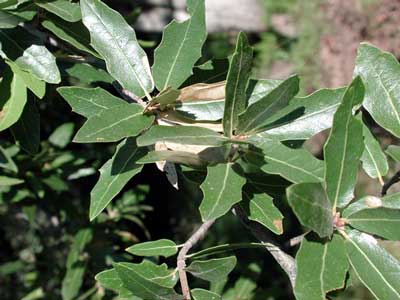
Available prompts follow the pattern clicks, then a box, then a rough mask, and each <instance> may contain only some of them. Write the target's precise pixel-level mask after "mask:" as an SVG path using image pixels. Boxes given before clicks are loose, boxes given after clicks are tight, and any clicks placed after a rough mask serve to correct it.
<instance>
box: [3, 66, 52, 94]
mask: <svg viewBox="0 0 400 300" xmlns="http://www.w3.org/2000/svg"><path fill="white" fill-rule="evenodd" d="M6 63H7V64H8V65H9V66H10V67H11V70H12V71H13V73H15V74H17V75H18V76H19V77H21V79H22V81H23V82H24V84H25V85H26V87H27V88H28V89H30V90H31V91H32V93H34V94H35V95H36V97H38V98H40V99H42V98H43V97H44V95H45V94H46V82H44V81H42V80H40V79H38V78H37V77H36V76H35V75H33V74H32V73H29V72H26V71H23V70H21V69H20V68H19V67H18V65H17V64H16V63H14V62H12V61H10V60H7V61H6Z"/></svg>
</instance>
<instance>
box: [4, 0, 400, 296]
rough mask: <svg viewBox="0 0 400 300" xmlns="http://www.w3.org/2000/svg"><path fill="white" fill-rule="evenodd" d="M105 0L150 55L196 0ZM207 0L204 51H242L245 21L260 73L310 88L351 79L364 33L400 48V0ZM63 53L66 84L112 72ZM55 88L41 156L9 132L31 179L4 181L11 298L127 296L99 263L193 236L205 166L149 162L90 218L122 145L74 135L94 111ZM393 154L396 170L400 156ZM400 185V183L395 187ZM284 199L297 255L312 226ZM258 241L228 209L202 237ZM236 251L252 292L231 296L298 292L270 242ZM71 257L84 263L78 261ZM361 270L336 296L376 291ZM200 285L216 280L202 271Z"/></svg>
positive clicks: (90, 81) (318, 140) (13, 151)
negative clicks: (105, 170) (171, 170)
mask: <svg viewBox="0 0 400 300" xmlns="http://www.w3.org/2000/svg"><path fill="white" fill-rule="evenodd" d="M104 2H106V3H107V4H108V5H110V6H111V7H113V8H114V9H116V10H117V11H119V12H120V13H121V14H123V15H124V17H125V18H126V20H128V22H129V23H130V24H131V25H132V26H133V27H134V28H135V30H136V31H137V35H138V38H139V39H140V40H141V43H142V46H143V47H145V50H146V52H147V53H148V54H149V56H150V60H151V59H152V58H151V53H152V52H153V50H154V48H155V47H156V46H157V45H158V43H159V42H160V40H161V32H162V28H163V27H164V26H165V25H166V24H168V23H169V22H170V21H171V20H172V19H173V18H176V19H178V20H184V19H185V18H186V17H187V13H186V10H185V1H184V0H137V1H130V0H112V1H104ZM206 8H207V26H208V31H209V36H208V40H207V42H206V45H205V47H204V49H203V54H204V58H203V61H206V60H208V59H211V58H225V57H227V56H229V55H231V53H232V52H233V49H234V44H235V40H236V35H237V32H238V31H245V32H247V33H248V34H249V38H250V41H251V43H252V45H253V46H254V48H255V60H254V77H259V78H276V79H283V78H286V77H288V76H289V75H290V74H293V73H297V74H299V75H300V77H301V79H302V81H301V87H302V89H301V94H302V95H306V94H309V93H311V92H313V91H315V90H316V89H319V88H323V87H326V88H329V87H339V86H344V85H346V84H348V83H349V81H350V80H351V78H352V73H353V67H354V61H355V56H356V51H357V47H358V45H359V43H360V42H361V41H369V42H371V43H373V44H374V45H376V46H378V47H380V48H382V49H384V50H387V51H390V52H392V53H393V54H394V55H395V56H396V57H399V55H400V0H324V1H323V0H284V1H276V0H246V1H243V0H206ZM58 54H59V55H58V60H57V62H58V65H59V66H60V68H61V69H62V73H63V83H64V84H65V85H69V84H75V85H80V86H88V87H90V86H98V85H100V86H106V85H107V84H109V83H110V78H108V76H107V74H105V73H104V72H101V70H100V69H96V68H94V67H90V66H89V65H85V64H74V63H72V62H70V61H68V60H67V59H65V55H64V54H63V53H58ZM47 95H48V96H47V98H46V100H45V101H42V102H40V103H39V107H38V108H39V111H40V118H41V122H40V126H41V140H42V143H41V149H40V152H39V153H38V154H37V155H35V156H34V157H31V156H29V155H27V154H25V153H24V152H23V151H21V150H20V149H18V148H17V147H16V146H13V138H12V136H11V135H7V134H3V135H2V136H1V137H0V146H1V149H0V150H1V151H0V159H1V155H4V156H10V157H12V158H13V160H14V161H15V162H16V165H17V167H18V173H19V174H20V176H22V177H23V178H24V180H25V182H24V184H22V185H18V188H12V187H11V188H4V187H1V186H0V297H1V299H3V300H17V299H22V300H34V299H45V300H50V299H63V300H84V299H91V300H100V299H105V300H107V299H114V297H115V295H113V294H112V293H110V292H108V291H106V290H104V289H103V288H102V287H101V286H99V285H98V284H97V283H96V282H95V280H94V276H95V274H97V273H98V272H100V271H102V270H104V269H106V268H108V267H110V265H111V263H112V262H113V261H119V260H128V261H136V260H135V258H134V257H132V256H130V255H128V254H126V253H124V249H125V248H127V247H128V246H130V245H132V244H134V243H137V242H143V241H146V240H148V239H159V238H169V239H172V240H175V241H176V242H177V243H178V244H179V243H181V242H183V241H185V239H186V238H187V237H188V235H189V234H190V232H192V231H193V229H194V228H196V227H197V226H198V225H199V222H200V217H199V214H198V211H197V207H198V205H199V203H200V200H201V192H200V191H199V190H198V188H197V182H199V181H200V180H201V178H202V176H204V174H193V173H192V172H190V170H184V169H183V170H179V183H180V189H179V191H176V190H175V189H174V188H173V187H171V186H170V185H169V183H168V182H167V180H166V179H165V177H164V176H163V174H162V173H160V172H159V171H158V170H157V168H156V167H155V166H151V165H149V166H146V167H145V168H144V172H142V174H140V175H138V176H136V177H135V178H133V179H132V181H131V182H130V183H129V184H128V185H127V187H126V188H125V189H124V190H123V192H122V193H121V194H120V195H119V196H118V197H117V199H116V200H114V201H113V203H112V205H111V206H110V207H109V208H108V209H107V210H106V211H105V212H104V213H103V214H102V215H101V216H100V217H99V218H98V219H97V220H96V221H94V222H93V223H89V221H88V206H89V196H90V190H91V188H92V187H93V186H94V184H95V182H96V180H97V178H98V174H97V171H96V170H97V169H98V168H99V167H100V166H101V165H102V164H104V163H105V162H106V161H107V160H108V159H109V158H110V157H111V155H112V153H113V151H114V150H115V146H112V145H108V146H107V145H94V144H91V145H82V144H73V143H71V137H72V136H73V134H74V132H75V131H76V130H77V129H78V128H79V127H80V125H81V124H82V123H83V118H81V117H79V116H77V115H76V114H73V113H71V111H70V108H69V107H68V106H67V105H66V103H65V102H64V101H63V100H62V99H60V97H59V96H58V94H57V92H56V91H55V88H54V87H52V88H49V89H48V92H47ZM369 125H370V128H371V129H372V132H373V133H374V135H375V136H376V137H377V138H378V139H379V140H380V141H381V145H382V147H383V148H386V146H387V145H389V144H398V141H396V140H395V139H394V138H393V137H392V136H391V135H390V134H389V133H387V132H385V131H383V130H382V129H381V128H379V127H378V126H377V125H376V124H374V122H373V120H372V119H369ZM326 137H327V132H323V133H321V134H319V135H317V136H315V137H313V138H312V139H311V140H310V141H307V143H306V147H307V148H308V149H309V150H310V151H311V152H312V153H314V154H315V155H316V156H317V157H321V150H322V145H323V143H324V142H325V140H326ZM390 163H391V171H390V173H389V175H388V177H389V176H390V175H393V174H394V173H395V172H396V170H397V169H398V167H399V166H395V165H394V162H392V161H390ZM0 172H2V171H1V170H0ZM359 178H360V183H359V185H358V188H357V194H358V196H361V195H365V194H372V195H379V193H380V189H381V187H380V185H379V183H378V182H377V181H376V180H371V179H369V178H368V177H367V175H365V174H364V173H363V172H362V171H360V174H359ZM266 180H267V179H266ZM283 186H284V185H283ZM396 189H398V185H395V186H393V187H392V188H391V190H390V192H392V191H394V190H396ZM275 203H276V204H277V205H278V206H279V207H280V209H281V210H282V212H283V213H284V215H285V217H286V219H285V224H284V226H285V230H286V233H285V234H284V235H283V236H281V237H277V238H276V241H277V242H279V243H281V244H282V245H284V247H285V248H286V250H287V251H289V252H290V253H292V254H294V253H295V252H296V248H295V247H289V246H288V245H287V241H288V239H290V238H292V237H294V236H296V235H298V234H300V233H301V232H302V230H301V228H300V226H299V224H297V223H295V222H294V221H293V220H294V219H293V218H292V215H291V212H290V210H289V209H288V207H287V205H286V203H285V199H284V198H283V197H281V196H280V193H277V195H276V197H275ZM82 237H83V238H82ZM246 241H253V239H252V237H251V236H250V234H249V233H248V232H247V231H246V229H244V228H243V227H242V225H241V224H240V223H239V222H238V221H237V220H236V219H235V218H233V217H231V216H229V215H228V216H226V217H224V218H222V219H221V220H219V221H218V222H217V224H216V225H215V226H214V228H213V229H212V230H211V231H210V233H209V234H208V235H207V237H206V239H205V240H204V242H202V243H201V245H199V247H201V248H204V247H207V246H211V245H216V244H223V243H228V242H246ZM387 247H388V248H389V249H391V250H392V253H393V254H395V255H397V257H400V254H399V253H400V251H399V249H400V248H399V245H398V244H396V243H388V244H387ZM236 255H237V257H238V261H239V263H238V266H237V267H236V268H235V270H234V272H233V275H232V278H231V279H230V280H229V282H228V283H227V286H226V289H228V290H229V289H231V290H234V288H235V284H237V283H238V282H239V281H242V282H243V280H244V282H245V283H246V284H247V287H248V288H249V290H250V291H252V292H250V293H248V294H247V295H246V296H245V297H242V298H240V297H238V296H237V294H236V296H235V294H231V296H228V298H226V299H225V298H224V300H251V299H253V300H274V299H276V300H287V299H293V295H292V294H291V290H290V287H289V282H288V280H287V279H286V277H285V274H284V273H283V272H282V271H281V270H280V268H279V267H278V266H277V265H276V264H275V262H274V260H273V259H272V258H271V257H270V256H269V254H268V253H266V252H264V251H262V250H261V251H260V250H254V249H253V250H240V251H238V252H237V253H236ZM70 257H71V258H70ZM67 260H70V261H74V262H75V263H76V264H78V267H76V268H74V270H75V271H74V272H73V271H70V269H71V268H70V263H69V262H67ZM166 262H171V265H173V264H174V263H175V262H174V261H168V260H167V261H166ZM76 270H78V271H76ZM246 280H247V281H246ZM349 280H351V282H352V287H351V288H350V289H349V290H348V291H346V292H345V293H343V294H340V295H332V296H331V299H341V300H346V299H352V300H361V299H362V300H368V299H373V298H372V296H370V294H369V293H368V292H367V291H366V290H365V289H363V288H362V287H360V285H359V284H358V283H357V281H356V280H354V279H353V278H351V279H349ZM196 284H197V285H198V286H204V283H203V282H194V281H193V285H196ZM132 300H133V299H132Z"/></svg>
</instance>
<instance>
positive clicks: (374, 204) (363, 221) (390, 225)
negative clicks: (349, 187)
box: [343, 193, 400, 241]
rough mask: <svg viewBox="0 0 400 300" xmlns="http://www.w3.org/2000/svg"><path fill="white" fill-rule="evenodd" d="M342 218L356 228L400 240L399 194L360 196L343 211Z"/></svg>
mask: <svg viewBox="0 0 400 300" xmlns="http://www.w3.org/2000/svg"><path fill="white" fill-rule="evenodd" d="M343 218H345V220H346V223H348V224H349V225H350V226H352V227H354V228H356V229H358V230H361V231H365V232H369V233H372V234H376V235H379V236H381V237H383V238H386V239H389V240H395V241H397V240H400V233H399V230H398V228H399V225H400V194H399V193H396V194H392V195H389V196H385V197H383V198H378V197H375V196H366V197H364V198H361V199H360V200H358V201H356V202H354V203H352V204H351V205H350V206H348V207H347V208H346V209H345V210H344V211H343Z"/></svg>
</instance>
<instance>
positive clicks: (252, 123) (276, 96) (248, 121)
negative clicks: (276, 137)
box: [238, 75, 299, 134]
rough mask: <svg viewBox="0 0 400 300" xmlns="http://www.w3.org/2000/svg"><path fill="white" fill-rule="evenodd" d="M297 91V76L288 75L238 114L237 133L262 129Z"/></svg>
mask: <svg viewBox="0 0 400 300" xmlns="http://www.w3.org/2000/svg"><path fill="white" fill-rule="evenodd" d="M298 92H299V77H298V76H297V75H295V76H292V77H290V78H289V79H287V80H285V81H284V82H282V83H281V84H280V85H278V86H277V87H276V88H275V89H273V90H272V91H271V92H270V93H269V94H268V95H266V96H265V97H263V98H262V99H260V100H258V101H257V102H255V103H253V104H251V105H250V106H249V107H248V108H247V109H246V110H245V111H244V112H243V113H242V114H241V115H240V116H239V124H238V133H240V134H244V133H246V134H247V133H252V132H256V131H260V129H261V130H262V128H263V127H264V126H266V125H268V123H271V118H272V117H273V116H274V114H276V113H277V112H278V111H279V110H281V109H283V108H285V107H286V106H287V105H288V104H289V101H290V100H292V99H293V97H294V96H295V95H296V94H297V93H298Z"/></svg>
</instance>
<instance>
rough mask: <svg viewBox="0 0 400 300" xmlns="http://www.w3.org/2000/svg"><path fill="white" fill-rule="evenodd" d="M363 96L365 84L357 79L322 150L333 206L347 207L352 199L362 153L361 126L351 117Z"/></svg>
mask: <svg viewBox="0 0 400 300" xmlns="http://www.w3.org/2000/svg"><path fill="white" fill-rule="evenodd" d="M363 97H364V85H363V83H362V81H361V79H360V77H356V78H355V79H354V80H353V82H352V83H351V85H350V86H349V87H348V88H347V90H346V92H345V94H344V96H343V100H342V103H341V104H340V105H339V108H338V109H337V111H336V113H335V115H334V117H333V125H332V129H331V133H330V135H329V138H328V141H327V142H326V144H325V147H324V156H325V163H326V168H325V171H326V172H325V181H326V192H327V195H328V198H329V200H330V201H331V204H332V207H333V208H334V210H336V207H343V206H346V205H347V204H348V203H349V202H350V201H351V199H352V198H353V190H354V186H355V184H356V180H357V172H358V165H359V160H360V158H361V155H362V153H363V150H364V143H363V135H362V130H363V128H362V124H361V122H360V121H359V120H357V119H355V118H354V117H353V107H354V106H356V105H359V104H360V103H361V102H362V100H363Z"/></svg>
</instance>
